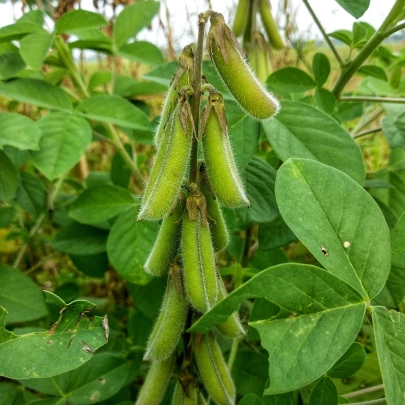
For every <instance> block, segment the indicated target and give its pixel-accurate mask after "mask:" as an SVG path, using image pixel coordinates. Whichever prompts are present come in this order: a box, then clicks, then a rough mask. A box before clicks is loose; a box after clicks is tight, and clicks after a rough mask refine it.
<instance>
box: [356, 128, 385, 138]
mask: <svg viewBox="0 0 405 405" xmlns="http://www.w3.org/2000/svg"><path fill="white" fill-rule="evenodd" d="M380 131H382V128H381V127H376V128H372V129H366V130H365V131H362V132H359V133H357V134H354V135H352V137H353V138H360V137H361V136H365V135H370V134H375V133H376V132H380Z"/></svg>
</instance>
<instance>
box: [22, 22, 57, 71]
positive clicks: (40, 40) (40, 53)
mask: <svg viewBox="0 0 405 405" xmlns="http://www.w3.org/2000/svg"><path fill="white" fill-rule="evenodd" d="M62 18H63V17H62ZM53 40H54V35H52V34H48V33H46V34H31V35H27V36H26V37H24V38H23V39H22V40H21V42H20V53H21V56H22V58H23V59H24V61H25V63H26V64H27V65H28V66H30V67H31V68H32V69H34V70H40V69H41V67H42V64H43V63H44V60H45V58H46V55H47V54H48V51H49V48H50V47H51V46H52V42H53Z"/></svg>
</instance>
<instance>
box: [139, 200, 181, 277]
mask: <svg viewBox="0 0 405 405" xmlns="http://www.w3.org/2000/svg"><path fill="white" fill-rule="evenodd" d="M181 216H182V204H181V200H180V201H179V202H178V203H177V205H176V208H175V209H174V211H173V213H170V214H168V215H166V216H165V217H164V219H163V222H162V225H161V226H160V229H159V233H158V236H157V238H156V241H155V244H154V246H153V248H152V251H151V252H150V254H149V256H148V258H147V260H146V263H145V265H144V266H143V268H144V270H145V271H146V272H147V273H149V274H151V275H152V276H157V277H159V276H164V275H165V274H167V273H168V271H169V268H170V264H171V263H172V262H173V260H174V258H175V257H176V254H177V251H178V249H179V246H180V234H181Z"/></svg>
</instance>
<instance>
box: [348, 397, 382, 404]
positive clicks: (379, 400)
mask: <svg viewBox="0 0 405 405" xmlns="http://www.w3.org/2000/svg"><path fill="white" fill-rule="evenodd" d="M386 403H387V399H386V398H379V399H373V400H371V401H365V402H352V403H351V404H350V405H380V404H386Z"/></svg>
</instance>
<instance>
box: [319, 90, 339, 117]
mask: <svg viewBox="0 0 405 405" xmlns="http://www.w3.org/2000/svg"><path fill="white" fill-rule="evenodd" d="M315 102H316V105H317V106H318V107H319V108H320V109H321V110H322V111H324V112H325V113H326V114H329V115H330V114H332V113H333V111H334V110H335V107H336V99H335V96H334V95H333V94H332V93H331V92H330V91H329V90H326V89H322V88H320V89H319V88H318V89H316V90H315Z"/></svg>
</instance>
